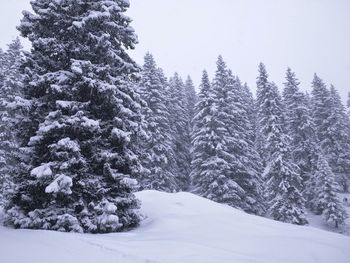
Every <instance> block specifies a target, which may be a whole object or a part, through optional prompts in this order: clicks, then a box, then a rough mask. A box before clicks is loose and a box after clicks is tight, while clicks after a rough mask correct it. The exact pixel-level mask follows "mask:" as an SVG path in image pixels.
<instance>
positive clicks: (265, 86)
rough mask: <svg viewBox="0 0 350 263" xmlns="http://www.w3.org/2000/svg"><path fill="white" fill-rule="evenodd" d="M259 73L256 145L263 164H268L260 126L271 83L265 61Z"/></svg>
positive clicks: (257, 83) (260, 65) (257, 82)
mask: <svg viewBox="0 0 350 263" xmlns="http://www.w3.org/2000/svg"><path fill="white" fill-rule="evenodd" d="M258 71H259V75H258V77H257V81H256V87H257V89H256V97H257V98H256V112H257V122H256V137H255V147H256V149H257V151H258V153H259V154H260V156H261V159H262V161H263V165H264V166H265V165H266V162H267V149H264V144H265V143H264V141H265V138H264V133H263V132H262V130H261V129H262V127H261V126H260V120H261V119H262V118H263V117H264V115H265V113H264V112H263V108H262V107H263V105H264V99H265V97H264V95H265V94H267V92H268V90H269V89H270V83H269V81H268V77H269V76H268V74H267V71H266V67H265V65H264V64H263V63H260V64H259V69H258Z"/></svg>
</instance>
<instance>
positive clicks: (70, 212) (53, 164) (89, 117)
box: [6, 0, 141, 233]
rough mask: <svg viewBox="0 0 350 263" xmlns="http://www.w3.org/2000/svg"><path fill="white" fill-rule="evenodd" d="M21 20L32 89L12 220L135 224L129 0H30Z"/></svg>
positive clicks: (107, 226)
mask: <svg viewBox="0 0 350 263" xmlns="http://www.w3.org/2000/svg"><path fill="white" fill-rule="evenodd" d="M31 5H32V8H33V10H34V12H35V14H31V13H29V12H25V13H24V18H23V19H22V23H21V25H20V26H19V30H20V31H21V33H22V35H23V36H24V37H28V38H29V40H30V41H31V42H32V53H31V54H27V60H28V62H27V63H26V69H25V73H26V74H25V87H26V89H25V93H26V96H27V97H28V99H30V100H31V102H32V108H31V115H30V118H31V124H32V125H27V126H26V127H24V128H25V131H26V132H27V134H28V136H29V137H30V139H29V140H28V141H27V152H28V155H27V157H26V160H25V164H26V165H27V167H28V169H26V171H25V172H22V173H18V174H16V176H15V178H14V179H15V183H16V184H17V189H16V192H15V193H14V195H13V196H12V198H11V200H10V203H9V204H8V205H7V207H6V223H7V224H9V225H13V226H15V227H18V228H35V229H50V230H60V231H78V232H83V231H84V232H93V233H97V232H115V231H121V230H126V229H128V228H130V227H133V226H136V225H137V224H138V222H139V220H140V219H139V214H138V211H137V209H138V207H139V202H138V200H137V199H136V197H135V196H134V194H133V193H132V192H133V190H134V189H135V187H136V181H135V180H134V179H132V177H133V176H136V175H137V173H138V172H139V170H140V165H139V161H138V156H137V155H136V154H135V153H136V150H135V145H134V142H135V141H136V140H137V136H138V134H139V133H140V132H141V131H140V121H141V117H140V98H139V95H138V94H137V93H136V92H135V90H136V87H135V85H134V84H133V83H132V82H131V81H130V80H131V79H133V78H134V73H135V72H136V71H137V70H138V68H137V66H136V64H135V63H134V62H133V61H132V59H131V58H130V57H129V56H128V55H127V53H126V50H125V49H129V48H134V45H135V43H136V42H137V38H136V36H135V35H134V31H133V29H132V28H131V27H130V22H131V19H130V18H128V17H127V16H125V15H124V12H125V11H126V10H127V8H128V7H129V3H128V2H127V1H124V0H112V1H111V0H108V1H107V0H101V1H91V0H88V1H47V0H34V1H32V2H31Z"/></svg>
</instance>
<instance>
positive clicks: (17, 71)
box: [0, 38, 29, 204]
mask: <svg viewBox="0 0 350 263" xmlns="http://www.w3.org/2000/svg"><path fill="white" fill-rule="evenodd" d="M23 62H24V59H23V54H22V45H21V43H20V41H19V38H16V39H15V40H14V41H12V43H11V44H9V45H8V50H7V51H6V53H4V54H3V61H2V63H3V64H2V74H3V77H2V85H1V86H0V91H1V94H0V123H1V125H0V204H1V203H2V200H3V198H1V196H3V197H4V196H5V195H8V194H9V193H10V192H11V191H12V190H13V189H12V188H13V184H12V175H13V173H14V172H15V171H17V170H18V169H19V166H20V156H21V151H20V149H19V147H20V146H21V140H20V138H21V137H22V136H20V135H21V134H20V126H21V125H24V123H25V121H26V119H25V113H26V112H27V110H28V108H29V103H28V101H27V100H25V99H24V98H23V84H22V81H23V78H22V73H21V66H22V64H23ZM3 201H5V200H3Z"/></svg>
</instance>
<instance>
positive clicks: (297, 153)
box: [283, 68, 316, 187]
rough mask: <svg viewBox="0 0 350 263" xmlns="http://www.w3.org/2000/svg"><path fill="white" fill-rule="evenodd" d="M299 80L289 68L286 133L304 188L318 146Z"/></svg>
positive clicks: (286, 88) (286, 83)
mask: <svg viewBox="0 0 350 263" xmlns="http://www.w3.org/2000/svg"><path fill="white" fill-rule="evenodd" d="M299 84H300V82H299V80H298V79H297V78H296V76H295V73H294V72H293V71H292V70H291V69H290V68H288V69H287V73H286V82H285V83H284V86H285V87H284V90H283V103H284V107H285V112H286V114H285V118H286V131H287V134H288V135H289V137H290V138H291V142H290V144H291V145H290V146H291V151H292V158H293V160H294V162H295V163H296V164H297V165H298V166H299V168H300V171H301V176H302V178H303V187H304V185H305V183H306V181H307V180H308V179H309V177H310V174H311V173H312V169H313V164H312V162H313V157H314V156H313V154H314V149H315V144H316V138H315V128H314V123H313V119H312V116H311V108H310V105H309V103H308V99H307V97H306V95H305V94H304V93H302V92H300V90H299Z"/></svg>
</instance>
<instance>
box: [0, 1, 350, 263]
mask: <svg viewBox="0 0 350 263" xmlns="http://www.w3.org/2000/svg"><path fill="white" fill-rule="evenodd" d="M129 5H130V3H129V1H128V0H98V1H97V0H53V1H49V0H32V1H31V6H32V10H31V11H25V12H23V16H22V18H21V20H20V23H19V26H18V27H17V29H18V31H19V33H18V35H19V36H20V37H21V38H19V37H17V38H14V40H13V41H12V42H10V43H8V45H7V48H6V49H2V50H0V207H2V211H3V212H2V220H1V222H2V224H3V229H16V230H12V231H21V230H20V229H35V230H54V231H60V232H76V233H86V234H107V233H115V232H122V233H123V234H125V233H127V232H128V231H131V232H130V233H135V232H134V231H137V229H139V228H141V229H142V228H143V227H144V226H143V222H144V220H147V215H145V214H144V213H143V212H142V209H143V205H144V203H147V202H144V201H143V197H142V196H143V195H146V193H148V194H149V195H152V193H153V194H154V197H153V199H152V198H150V199H152V200H153V203H154V206H157V203H158V202H159V205H160V207H159V209H164V208H162V206H161V204H162V202H163V201H164V200H165V199H166V197H165V196H164V200H162V198H161V195H159V196H158V197H157V195H156V194H155V193H157V192H162V193H160V194H165V193H168V194H170V196H172V195H175V196H176V195H184V198H183V200H186V196H187V194H191V196H195V197H191V198H199V197H201V198H205V199H208V200H211V201H213V202H216V203H219V204H220V206H218V208H217V209H219V207H221V205H224V207H225V209H228V210H227V211H231V210H232V211H237V210H240V212H239V213H243V214H244V215H246V214H247V216H248V215H249V218H256V217H251V216H250V215H254V216H258V217H265V218H267V219H270V220H271V222H273V224H275V221H280V222H283V223H287V224H286V225H288V227H289V225H290V224H292V225H299V226H301V225H305V226H306V227H305V229H307V228H309V226H308V225H311V226H312V225H313V224H312V223H311V222H310V220H312V219H313V218H318V219H319V220H320V223H319V224H322V226H323V228H324V229H326V230H327V231H333V232H337V233H343V234H344V233H345V234H346V233H350V231H349V228H350V221H347V220H348V217H349V212H350V210H349V206H350V203H349V202H350V200H349V201H348V198H350V92H349V100H348V103H347V104H346V103H344V101H345V100H344V98H342V97H341V95H340V94H339V92H338V90H337V87H335V86H333V85H331V84H328V82H330V83H331V82H332V80H331V79H323V78H322V76H321V75H318V74H317V73H315V74H314V75H313V76H312V75H311V76H310V80H311V79H312V82H311V83H304V82H303V83H301V81H299V79H298V68H295V69H294V68H289V67H288V68H286V69H285V76H284V83H283V85H278V84H276V83H275V82H274V80H273V79H272V77H270V75H269V65H268V64H266V65H265V64H264V62H263V61H262V62H261V63H260V64H258V65H256V68H255V69H254V68H253V69H251V70H252V71H254V72H256V74H255V75H256V79H255V81H256V83H255V85H254V86H252V85H250V86H249V85H248V84H247V83H245V80H243V79H241V78H240V76H238V75H237V74H236V73H235V70H232V69H231V68H230V67H229V66H228V64H229V63H227V61H226V60H225V57H224V56H221V55H220V54H218V56H217V61H216V70H215V73H214V74H213V75H212V76H210V74H209V73H208V72H207V71H206V70H204V71H203V72H202V78H201V80H200V83H196V82H195V81H194V80H193V79H192V78H191V76H190V75H185V76H182V75H180V74H179V73H176V72H174V74H172V75H170V76H168V75H166V73H165V72H167V70H164V69H163V68H161V67H160V66H159V64H158V63H157V57H156V56H153V55H152V53H150V52H148V53H146V54H145V55H144V62H143V65H139V64H138V63H136V62H135V60H134V59H133V58H132V56H131V55H130V53H129V51H130V50H133V49H135V48H136V49H137V44H138V42H139V40H138V37H137V32H135V31H134V29H133V26H132V25H133V23H132V18H131V17H129V15H128V14H127V13H126V12H127V10H128V8H129ZM22 38H25V39H27V41H29V42H30V49H25V48H23V46H22V44H23V43H22ZM348 88H349V87H348ZM305 89H308V90H309V91H311V92H305ZM140 196H141V197H140ZM188 198H190V197H188ZM147 200H148V199H147ZM181 200H182V199H181ZM196 200H197V199H196ZM200 200H202V199H200ZM203 200H204V199H203ZM178 202H179V205H181V204H182V203H180V201H178ZM181 202H182V201H181ZM198 202H199V201H198ZM203 202H204V201H203ZM210 204H212V203H210ZM213 204H214V203H213ZM198 205H199V203H198ZM208 206H209V203H208ZM154 209H157V208H156V207H155V208H154ZM208 209H209V208H208ZM222 209H224V208H222ZM176 211H177V210H176V209H174V211H173V213H174V215H175V214H176V213H177V212H176ZM215 211H216V210H215V209H214V208H213V210H212V211H209V210H208V212H207V213H208V216H209V214H210V215H212V216H215V213H216V212H215ZM225 211H226V210H225ZM168 212H169V211H168ZM189 213H190V212H189ZM227 213H229V212H227ZM237 213H238V212H237ZM243 214H242V215H243ZM202 217H205V216H204V215H202ZM145 218H146V219H145ZM247 218H248V217H247ZM310 218H311V219H310ZM203 220H204V219H203ZM256 220H258V219H256ZM259 222H260V221H259ZM261 222H263V221H261ZM264 222H265V221H264ZM269 222H270V221H269ZM211 223H212V224H214V225H215V224H216V222H211ZM232 223H234V221H233V222H232ZM283 226H284V224H283ZM208 227H210V226H208ZM233 227H234V226H233ZM252 227H254V226H252ZM299 229H304V228H299ZM0 230H1V229H0ZM1 231H2V230H1ZM1 231H0V235H1ZM8 231H10V230H8ZM257 231H258V230H257ZM180 232H181V231H180ZM86 234H85V235H86ZM344 238H347V237H346V236H344ZM342 242H343V243H344V244H347V245H349V244H350V241H349V239H346V241H342ZM0 244H1V242H0ZM174 246H175V245H174ZM0 247H1V245H0ZM0 251H1V248H0ZM348 255H349V254H348ZM349 256H350V255H349ZM348 260H349V261H348V262H350V258H348ZM0 262H3V263H8V262H15V261H2V260H1V253H0ZM23 262H24V261H23ZM37 262H39V263H40V262H41V261H37ZM62 262H66V261H62ZM72 262H73V261H72ZM74 262H76V263H78V262H90V261H78V260H76V261H74ZM94 262H97V263H98V262H129V261H126V260H125V261H94ZM130 262H179V263H180V262H192V263H196V262H207V261H201V260H198V261H196V260H195V259H192V260H191V261H186V260H184V261H181V260H179V259H178V260H177V261H167V260H163V261H162V260H160V261H136V259H135V261H130ZM208 262H213V263H215V262H218V263H219V262H262V261H257V260H256V261H254V260H252V261H249V260H247V261H243V260H242V261H235V260H233V261H229V260H227V261H225V260H222V261H221V260H220V257H218V258H217V260H214V261H208ZM264 262H277V261H272V260H271V261H269V260H267V261H264ZM280 262H287V261H283V260H282V261H280ZM288 262H289V261H288ZM290 262H292V261H290ZM293 262H294V261H293ZM295 262H304V261H295ZM309 262H321V261H309ZM322 262H323V261H322ZM325 262H327V261H325ZM328 262H334V263H340V262H343V263H344V262H345V261H342V260H340V259H339V261H337V260H336V259H335V261H328Z"/></svg>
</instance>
